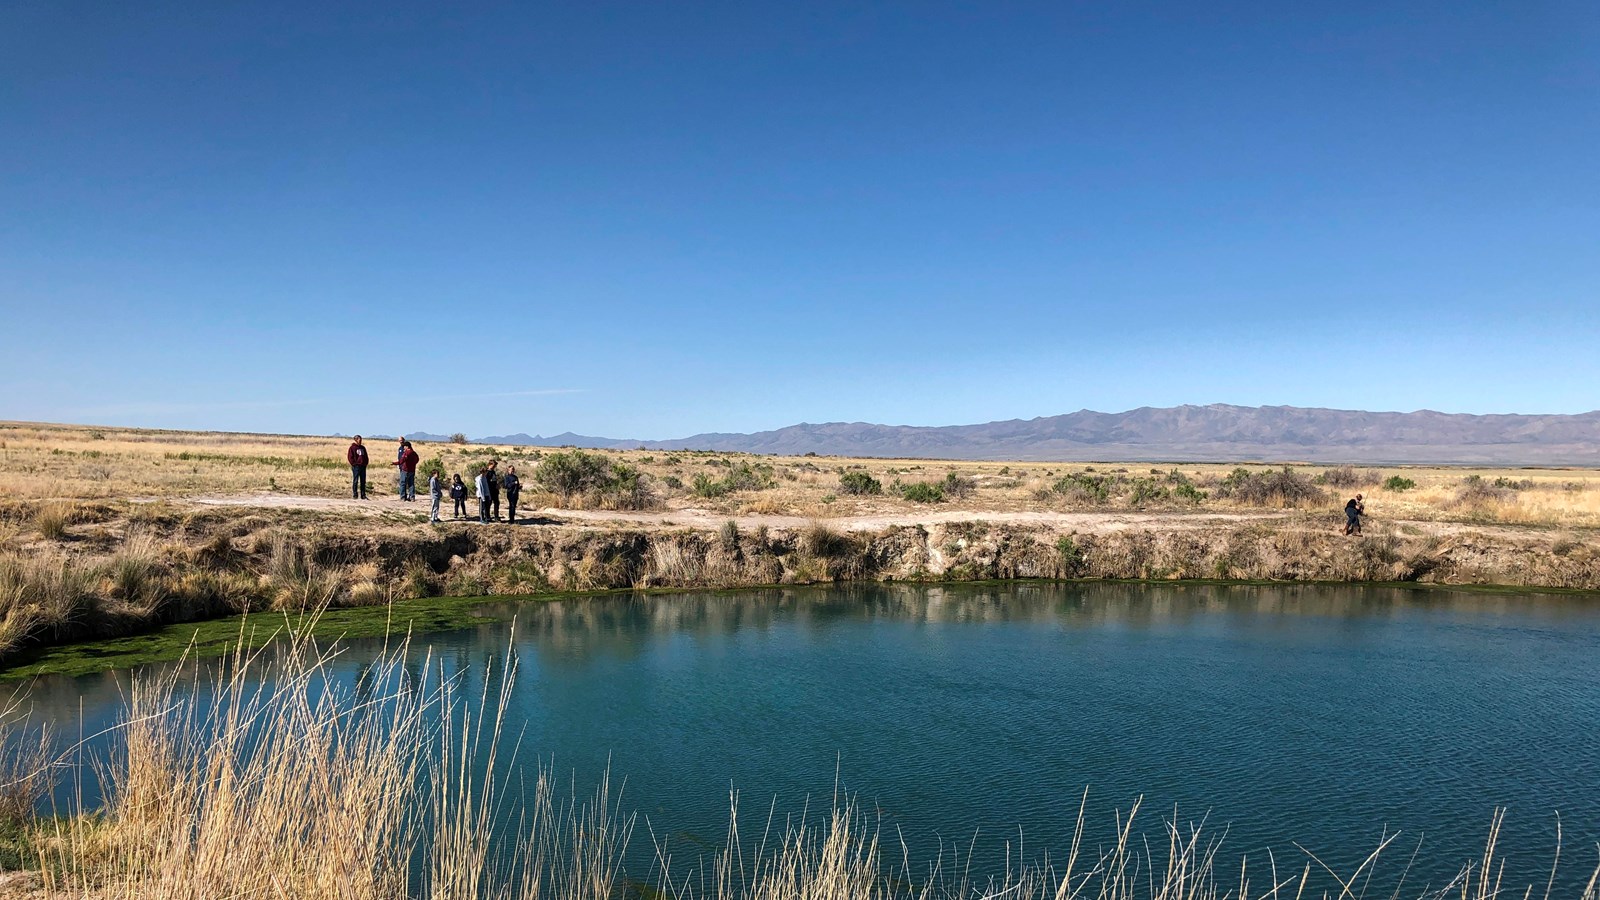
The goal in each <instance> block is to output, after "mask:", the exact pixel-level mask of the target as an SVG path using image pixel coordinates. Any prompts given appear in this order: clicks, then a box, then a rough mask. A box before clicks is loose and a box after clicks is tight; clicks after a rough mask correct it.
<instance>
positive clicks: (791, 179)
mask: <svg viewBox="0 0 1600 900" xmlns="http://www.w3.org/2000/svg"><path fill="white" fill-rule="evenodd" d="M0 312H3V316H4V321H5V324H6V328H5V332H4V334H5V342H4V352H3V354H0V378H3V384H4V385H5V388H6V389H5V391H4V394H3V395H0V396H3V399H0V418H12V419H39V420H49V421H75V422H96V423H105V424H129V425H149V426H160V427H183V428H188V427H196V428H219V429H230V430H268V431H292V432H314V433H315V432H344V433H349V432H352V431H367V432H391V433H392V432H397V431H412V430H427V431H435V432H453V431H465V432H467V433H468V434H474V435H482V434H500V433H508V432H516V431H527V432H530V433H531V432H542V433H544V434H551V433H555V432H559V431H565V430H569V429H570V430H573V431H578V432H582V433H589V434H601V435H607V436H612V437H638V438H667V437H677V436H683V435H687V434H691V433H694V432H700V431H751V430H757V429H762V428H770V427H777V426H782V425H787V424H792V423H795V422H799V421H812V422H818V421H835V420H865V421H875V422H887V423H906V424H930V425H933V424H954V423H966V422H981V421H988V420H991V419H1001V418H1012V417H1023V418H1027V417H1032V416H1037V415H1054V414H1057V413H1063V412H1070V411H1073V410H1076V409H1079V408H1084V407H1087V408H1092V409H1101V410H1107V411H1116V410H1121V409H1127V408H1130V407H1135V406H1141V405H1151V406H1167V405H1175V404H1179V403H1212V402H1228V403H1239V404H1246V405H1256V404H1292V405H1299V406H1333V407H1344V408H1359V409H1399V410H1410V409H1417V408H1433V409H1441V410H1446V411H1453V412H1579V411H1584V410H1589V409H1594V408H1597V407H1600V399H1597V396H1596V394H1597V391H1596V386H1597V385H1600V352H1597V350H1600V4H1596V3H1595V2H1593V0H1571V2H1554V3H1543V2H1495V3H1486V2H1467V0H1462V2H1440V3H1401V4H1397V3H1381V4H1379V3H1362V2H1350V3H1324V4H1303V3H1282V2H1261V3H1246V4H1240V3H1225V2H1206V3H1193V2H1173V3H1165V4H1152V3H1136V2H1135V3H1112V2H1107V3H1077V2H1065V0H1055V2H1045V3H1009V2H1000V3H982V2H973V3H942V2H914V3H868V2H859V0H854V2H842V3H838V4H829V3H806V2H791V3H695V2H673V3H627V4H615V3H606V2H592V0H586V2H573V3H564V4H548V3H505V4H485V3H460V4H458V3H444V2H438V0H428V2H411V0H383V2H374V3H343V2H327V0H323V2H317V3H294V2H288V3H283V2H274V3H253V2H244V3H215V2H184V3H172V2H162V0H145V2H137V3H68V2H60V0H6V2H0Z"/></svg>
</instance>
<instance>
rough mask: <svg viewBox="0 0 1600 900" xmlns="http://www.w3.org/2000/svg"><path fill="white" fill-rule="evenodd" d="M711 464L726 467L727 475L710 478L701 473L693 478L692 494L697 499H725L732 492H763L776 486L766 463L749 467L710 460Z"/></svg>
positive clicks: (747, 465) (743, 463) (742, 464)
mask: <svg viewBox="0 0 1600 900" xmlns="http://www.w3.org/2000/svg"><path fill="white" fill-rule="evenodd" d="M711 462H712V463H713V464H721V465H726V466H727V467H728V472H727V474H725V475H723V476H722V477H721V478H712V477H711V476H710V475H707V474H706V473H704V472H702V473H700V474H698V475H696V476H695V477H694V494H695V496H697V497H706V498H713V497H725V496H727V495H728V494H731V493H733V492H734V491H764V490H766V489H768V488H770V487H773V486H774V485H776V484H777V481H776V480H775V479H774V478H773V477H772V466H770V465H767V464H766V463H757V464H756V465H753V466H752V465H750V463H748V462H739V463H737V464H735V463H730V462H728V461H727V460H721V461H718V460H712V461H711Z"/></svg>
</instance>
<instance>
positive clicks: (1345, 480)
mask: <svg viewBox="0 0 1600 900" xmlns="http://www.w3.org/2000/svg"><path fill="white" fill-rule="evenodd" d="M1313 480H1314V481H1315V482H1316V483H1317V484H1325V485H1327V486H1328V487H1336V488H1347V487H1355V486H1356V485H1358V484H1365V483H1366V482H1365V481H1364V480H1363V479H1362V477H1361V475H1360V474H1358V473H1357V472H1356V470H1355V467H1354V466H1339V467H1338V468H1336V469H1327V470H1324V471H1323V473H1322V474H1321V475H1318V476H1317V477H1316V478H1315V479H1313Z"/></svg>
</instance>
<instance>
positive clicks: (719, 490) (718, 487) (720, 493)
mask: <svg viewBox="0 0 1600 900" xmlns="http://www.w3.org/2000/svg"><path fill="white" fill-rule="evenodd" d="M692 490H693V491H694V495H695V496H696V497H705V498H707V499H713V498H716V497H725V496H727V494H728V490H729V489H728V486H727V484H725V483H724V482H723V480H722V479H720V478H712V477H711V476H710V475H707V474H706V473H704V472H700V473H698V474H696V475H695V476H694V487H693V489H692Z"/></svg>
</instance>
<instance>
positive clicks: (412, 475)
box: [393, 441, 422, 500]
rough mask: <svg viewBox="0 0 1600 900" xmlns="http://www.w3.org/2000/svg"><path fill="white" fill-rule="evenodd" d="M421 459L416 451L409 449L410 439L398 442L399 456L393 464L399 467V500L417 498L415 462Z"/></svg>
mask: <svg viewBox="0 0 1600 900" xmlns="http://www.w3.org/2000/svg"><path fill="white" fill-rule="evenodd" d="M421 461H422V457H420V456H418V455H417V451H415V450H413V449H411V442H410V441H401V442H400V458H399V459H396V460H395V461H394V463H393V464H394V465H396V466H399V467H400V499H401V500H415V499H417V463H419V462H421Z"/></svg>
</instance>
